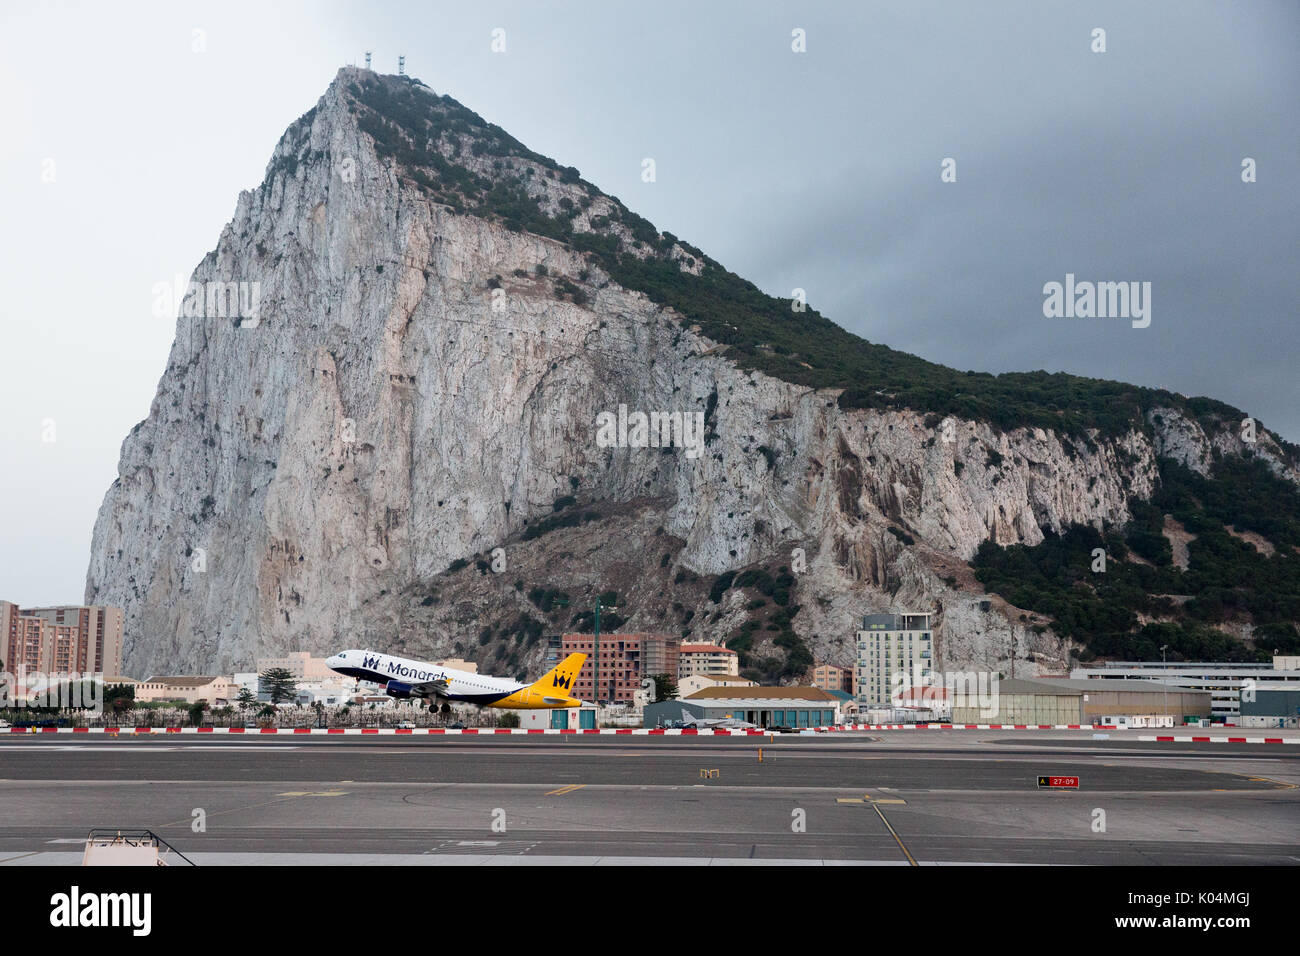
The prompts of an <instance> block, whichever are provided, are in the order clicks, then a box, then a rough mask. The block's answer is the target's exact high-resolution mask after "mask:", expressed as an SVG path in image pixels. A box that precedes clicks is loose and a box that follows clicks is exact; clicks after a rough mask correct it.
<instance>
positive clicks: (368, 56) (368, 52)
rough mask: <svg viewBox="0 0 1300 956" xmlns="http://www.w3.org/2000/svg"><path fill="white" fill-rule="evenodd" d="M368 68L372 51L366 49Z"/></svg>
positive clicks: (368, 67) (367, 67)
mask: <svg viewBox="0 0 1300 956" xmlns="http://www.w3.org/2000/svg"><path fill="white" fill-rule="evenodd" d="M366 69H367V70H368V69H370V51H369V50H367V51H366Z"/></svg>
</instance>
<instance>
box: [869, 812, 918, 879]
mask: <svg viewBox="0 0 1300 956" xmlns="http://www.w3.org/2000/svg"><path fill="white" fill-rule="evenodd" d="M871 808H872V809H873V810H875V811H876V814H877V816H879V817H880V822H881V823H883V824H884V825H885V827H886V828H887V829H888V830H889V833H890V835H891V836H893V838H894V842H896V843H897V844H898V848H899V849H900V850H902V851H903V856H905V857H907V862H908V863H910V864H912V866H920V864H919V863H917V862H916V860H914V859H913V858H912V854H911V853H908V852H907V847H905V846H903V841H902V838H900V837H899V835H898V833H897V832H895V830H894V828H893V827H892V826H890V825H889V821H888V820H886V819H885V812H884V811H883V810H881V809H880V807H878V806H876V805H875V804H872V806H871Z"/></svg>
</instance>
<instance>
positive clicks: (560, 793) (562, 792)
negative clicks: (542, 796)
mask: <svg viewBox="0 0 1300 956" xmlns="http://www.w3.org/2000/svg"><path fill="white" fill-rule="evenodd" d="M585 786H586V784H585V783H570V784H566V785H565V786H563V787H560V788H559V789H558V790H548V791H546V796H548V797H551V796H560V797H562V796H564V795H565V794H566V793H573V791H575V790H581V789H582V788H583V787H585Z"/></svg>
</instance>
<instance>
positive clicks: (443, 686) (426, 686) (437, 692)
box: [411, 677, 447, 697]
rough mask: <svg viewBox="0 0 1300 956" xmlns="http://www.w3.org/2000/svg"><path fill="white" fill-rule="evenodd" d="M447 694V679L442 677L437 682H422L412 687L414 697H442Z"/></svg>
mask: <svg viewBox="0 0 1300 956" xmlns="http://www.w3.org/2000/svg"><path fill="white" fill-rule="evenodd" d="M446 692H447V680H446V678H441V677H440V678H438V679H437V680H426V681H422V682H421V683H419V684H412V685H411V696H412V697H441V696H442V695H443V694H445V693H446Z"/></svg>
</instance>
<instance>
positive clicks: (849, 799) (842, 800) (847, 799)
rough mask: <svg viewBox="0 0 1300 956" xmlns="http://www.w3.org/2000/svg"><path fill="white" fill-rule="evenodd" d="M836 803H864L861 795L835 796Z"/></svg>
mask: <svg viewBox="0 0 1300 956" xmlns="http://www.w3.org/2000/svg"><path fill="white" fill-rule="evenodd" d="M835 802H836V803H866V802H867V801H866V800H864V799H863V798H862V797H836V798H835Z"/></svg>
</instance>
